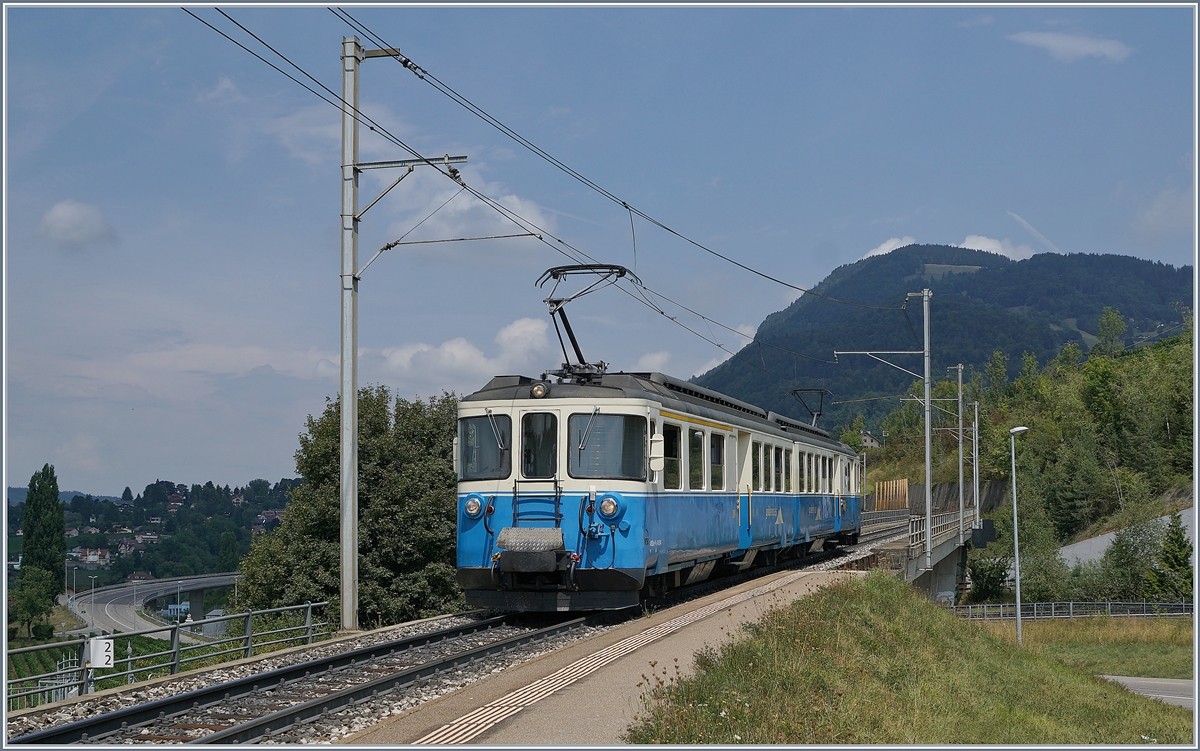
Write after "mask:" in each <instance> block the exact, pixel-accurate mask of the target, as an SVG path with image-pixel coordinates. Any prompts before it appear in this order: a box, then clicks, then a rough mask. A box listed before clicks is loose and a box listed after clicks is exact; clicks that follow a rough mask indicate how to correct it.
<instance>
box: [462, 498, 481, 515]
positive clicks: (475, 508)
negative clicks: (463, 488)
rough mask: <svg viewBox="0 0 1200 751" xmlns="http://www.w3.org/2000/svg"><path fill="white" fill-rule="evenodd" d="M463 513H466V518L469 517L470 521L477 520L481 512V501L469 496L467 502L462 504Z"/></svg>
mask: <svg viewBox="0 0 1200 751" xmlns="http://www.w3.org/2000/svg"><path fill="white" fill-rule="evenodd" d="M463 511H466V512H467V516H469V517H471V518H472V519H478V518H479V515H480V514H481V513H482V512H483V501H481V500H479V499H478V498H477V497H475V496H471V497H470V498H468V499H467V502H466V503H465V504H463Z"/></svg>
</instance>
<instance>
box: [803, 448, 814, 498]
mask: <svg viewBox="0 0 1200 751" xmlns="http://www.w3.org/2000/svg"><path fill="white" fill-rule="evenodd" d="M804 492H805V493H811V492H813V460H812V454H810V453H808V452H807V451H806V452H804Z"/></svg>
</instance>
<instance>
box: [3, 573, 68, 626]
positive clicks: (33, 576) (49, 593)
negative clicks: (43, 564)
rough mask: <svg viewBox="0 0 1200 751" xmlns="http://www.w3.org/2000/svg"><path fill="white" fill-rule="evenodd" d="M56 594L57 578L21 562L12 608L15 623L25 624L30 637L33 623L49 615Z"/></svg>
mask: <svg viewBox="0 0 1200 751" xmlns="http://www.w3.org/2000/svg"><path fill="white" fill-rule="evenodd" d="M57 592H58V576H56V575H55V574H52V573H50V572H49V571H47V570H45V569H43V568H38V567H36V566H26V565H25V564H24V563H23V562H22V564H21V579H20V587H19V588H18V589H17V590H16V591H15V592H14V593H13V598H12V608H13V615H15V616H16V620H17V622H18V623H23V624H25V631H26V633H28V634H30V635H31V636H32V635H33V623H34V621H40V620H43V619H44V618H45V617H46V616H48V615H50V611H51V610H53V608H54V605H53V603H54V595H55V594H57Z"/></svg>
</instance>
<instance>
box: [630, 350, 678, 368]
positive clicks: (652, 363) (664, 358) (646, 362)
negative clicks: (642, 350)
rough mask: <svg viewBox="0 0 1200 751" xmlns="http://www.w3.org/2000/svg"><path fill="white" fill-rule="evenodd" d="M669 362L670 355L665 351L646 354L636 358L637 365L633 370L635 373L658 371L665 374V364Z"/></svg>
mask: <svg viewBox="0 0 1200 751" xmlns="http://www.w3.org/2000/svg"><path fill="white" fill-rule="evenodd" d="M670 361H671V353H670V352H668V351H667V350H665V349H664V350H659V351H658V352H647V353H646V354H644V355H642V356H641V357H639V358H638V361H637V365H636V366H634V370H637V371H651V372H654V371H658V372H660V373H661V372H665V371H666V369H667V363H669V362H670Z"/></svg>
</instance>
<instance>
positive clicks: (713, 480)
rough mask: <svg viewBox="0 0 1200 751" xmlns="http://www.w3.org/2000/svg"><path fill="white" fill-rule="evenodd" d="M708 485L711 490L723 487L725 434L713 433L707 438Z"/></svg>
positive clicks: (722, 488)
mask: <svg viewBox="0 0 1200 751" xmlns="http://www.w3.org/2000/svg"><path fill="white" fill-rule="evenodd" d="M708 441H709V443H708V461H709V465H708V466H709V470H708V476H709V477H708V486H709V488H711V489H712V490H724V489H725V436H723V435H721V434H720V433H713V434H712V435H711V436H709V439H708Z"/></svg>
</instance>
